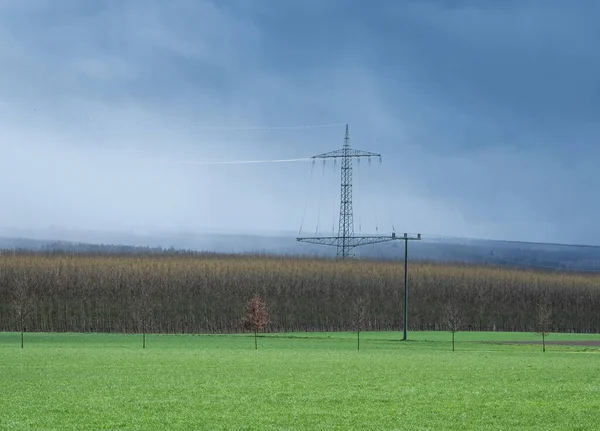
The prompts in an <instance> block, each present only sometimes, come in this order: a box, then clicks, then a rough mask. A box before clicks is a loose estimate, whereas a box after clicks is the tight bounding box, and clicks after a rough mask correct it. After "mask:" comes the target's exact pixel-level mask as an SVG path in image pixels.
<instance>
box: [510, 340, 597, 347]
mask: <svg viewBox="0 0 600 431" xmlns="http://www.w3.org/2000/svg"><path fill="white" fill-rule="evenodd" d="M502 344H542V340H540V341H505V342H503V343H502ZM551 344H555V345H559V346H591V347H600V340H568V341H566V340H561V341H551V340H546V345H551Z"/></svg>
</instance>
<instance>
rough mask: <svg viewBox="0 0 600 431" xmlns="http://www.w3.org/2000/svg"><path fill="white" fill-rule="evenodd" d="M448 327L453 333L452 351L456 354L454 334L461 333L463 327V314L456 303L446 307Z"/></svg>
mask: <svg viewBox="0 0 600 431" xmlns="http://www.w3.org/2000/svg"><path fill="white" fill-rule="evenodd" d="M446 325H447V327H448V330H449V331H450V332H452V351H453V352H454V333H455V332H456V331H459V330H460V329H461V326H462V312H461V311H460V308H459V307H458V305H457V303H456V302H451V303H449V304H448V305H447V306H446Z"/></svg>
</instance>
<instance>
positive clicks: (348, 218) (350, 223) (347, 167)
mask: <svg viewBox="0 0 600 431" xmlns="http://www.w3.org/2000/svg"><path fill="white" fill-rule="evenodd" d="M371 157H379V159H380V160H381V154H377V153H370V152H368V151H361V150H353V149H351V148H350V133H349V132H348V125H347V124H346V136H345V138H344V146H343V147H342V149H341V150H335V151H330V152H328V153H323V154H319V155H316V156H313V157H311V158H312V159H342V186H341V197H340V222H339V228H338V236H317V237H303V238H296V239H297V240H298V241H302V242H307V243H311V244H321V245H329V246H335V247H337V257H338V258H340V259H348V258H354V257H355V255H354V249H355V248H356V247H358V246H361V245H367V244H378V243H382V242H387V241H393V240H394V239H396V237H395V235H393V234H392V235H391V236H383V235H377V236H369V235H361V236H354V216H353V212H352V159H358V158H369V159H370V158H371Z"/></svg>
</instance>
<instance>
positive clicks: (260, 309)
mask: <svg viewBox="0 0 600 431" xmlns="http://www.w3.org/2000/svg"><path fill="white" fill-rule="evenodd" d="M269 321H270V320H269V311H268V310H267V304H265V303H264V301H263V300H262V299H260V296H258V295H254V297H253V298H252V299H251V300H250V301H248V304H247V305H246V313H245V315H244V318H243V319H242V324H243V326H244V329H247V330H251V331H254V348H255V349H258V340H257V336H258V335H257V334H258V331H262V330H263V329H264V328H265V326H267V324H268V323H269Z"/></svg>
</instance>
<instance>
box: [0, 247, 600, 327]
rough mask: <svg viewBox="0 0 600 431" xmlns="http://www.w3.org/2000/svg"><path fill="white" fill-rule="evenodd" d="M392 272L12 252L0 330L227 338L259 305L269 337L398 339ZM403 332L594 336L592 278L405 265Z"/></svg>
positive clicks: (1, 280)
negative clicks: (382, 335) (378, 335)
mask: <svg viewBox="0 0 600 431" xmlns="http://www.w3.org/2000/svg"><path fill="white" fill-rule="evenodd" d="M403 277H404V274H403V265H400V264H398V263H397V262H377V261H350V262H338V261H334V260H327V259H322V260H318V259H311V258H287V257H282V258H277V257H268V256H235V255H210V254H204V255H198V254H193V253H190V254H180V255H171V254H149V255H144V256H140V255H118V256H117V255H85V254H81V253H80V254H68V253H58V254H44V253H34V252H29V253H24V252H21V253H14V254H3V255H1V256H0V330H1V331H18V330H20V329H21V328H24V330H26V331H30V332H35V331H41V332H121V333H128V332H136V333H142V332H144V333H145V332H148V333H232V332H239V331H242V330H243V325H242V324H241V319H240V316H241V315H242V314H243V310H244V309H245V307H246V305H247V302H248V300H249V299H250V298H252V297H253V296H254V295H259V296H260V297H261V298H262V299H263V300H264V301H265V302H266V304H267V306H268V309H269V314H270V323H269V326H268V328H267V330H269V331H273V332H287V331H352V330H355V329H356V312H355V310H356V301H357V299H360V306H361V316H360V322H361V325H360V326H361V328H362V330H367V331H368V330H394V331H397V330H401V329H402V321H403V315H402V301H403V299H404V297H403V284H402V283H403ZM408 280H409V307H408V309H409V312H408V327H409V329H410V330H445V329H448V324H447V321H448V319H447V315H448V306H449V304H451V305H452V307H453V313H455V314H456V315H457V316H458V315H459V316H460V319H459V320H460V322H461V326H460V328H459V329H460V330H477V331H480V330H497V331H530V332H531V331H535V329H536V310H538V309H539V307H540V305H541V304H543V305H544V306H547V307H548V308H549V309H550V310H552V322H551V324H550V327H549V328H548V329H549V331H550V332H593V333H595V332H600V313H598V312H597V310H598V306H599V305H600V276H598V275H593V274H559V273H556V272H550V273H548V272H543V271H525V270H515V269H506V268H499V267H492V266H472V265H457V264H435V263H424V262H418V263H410V264H409V274H408Z"/></svg>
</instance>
